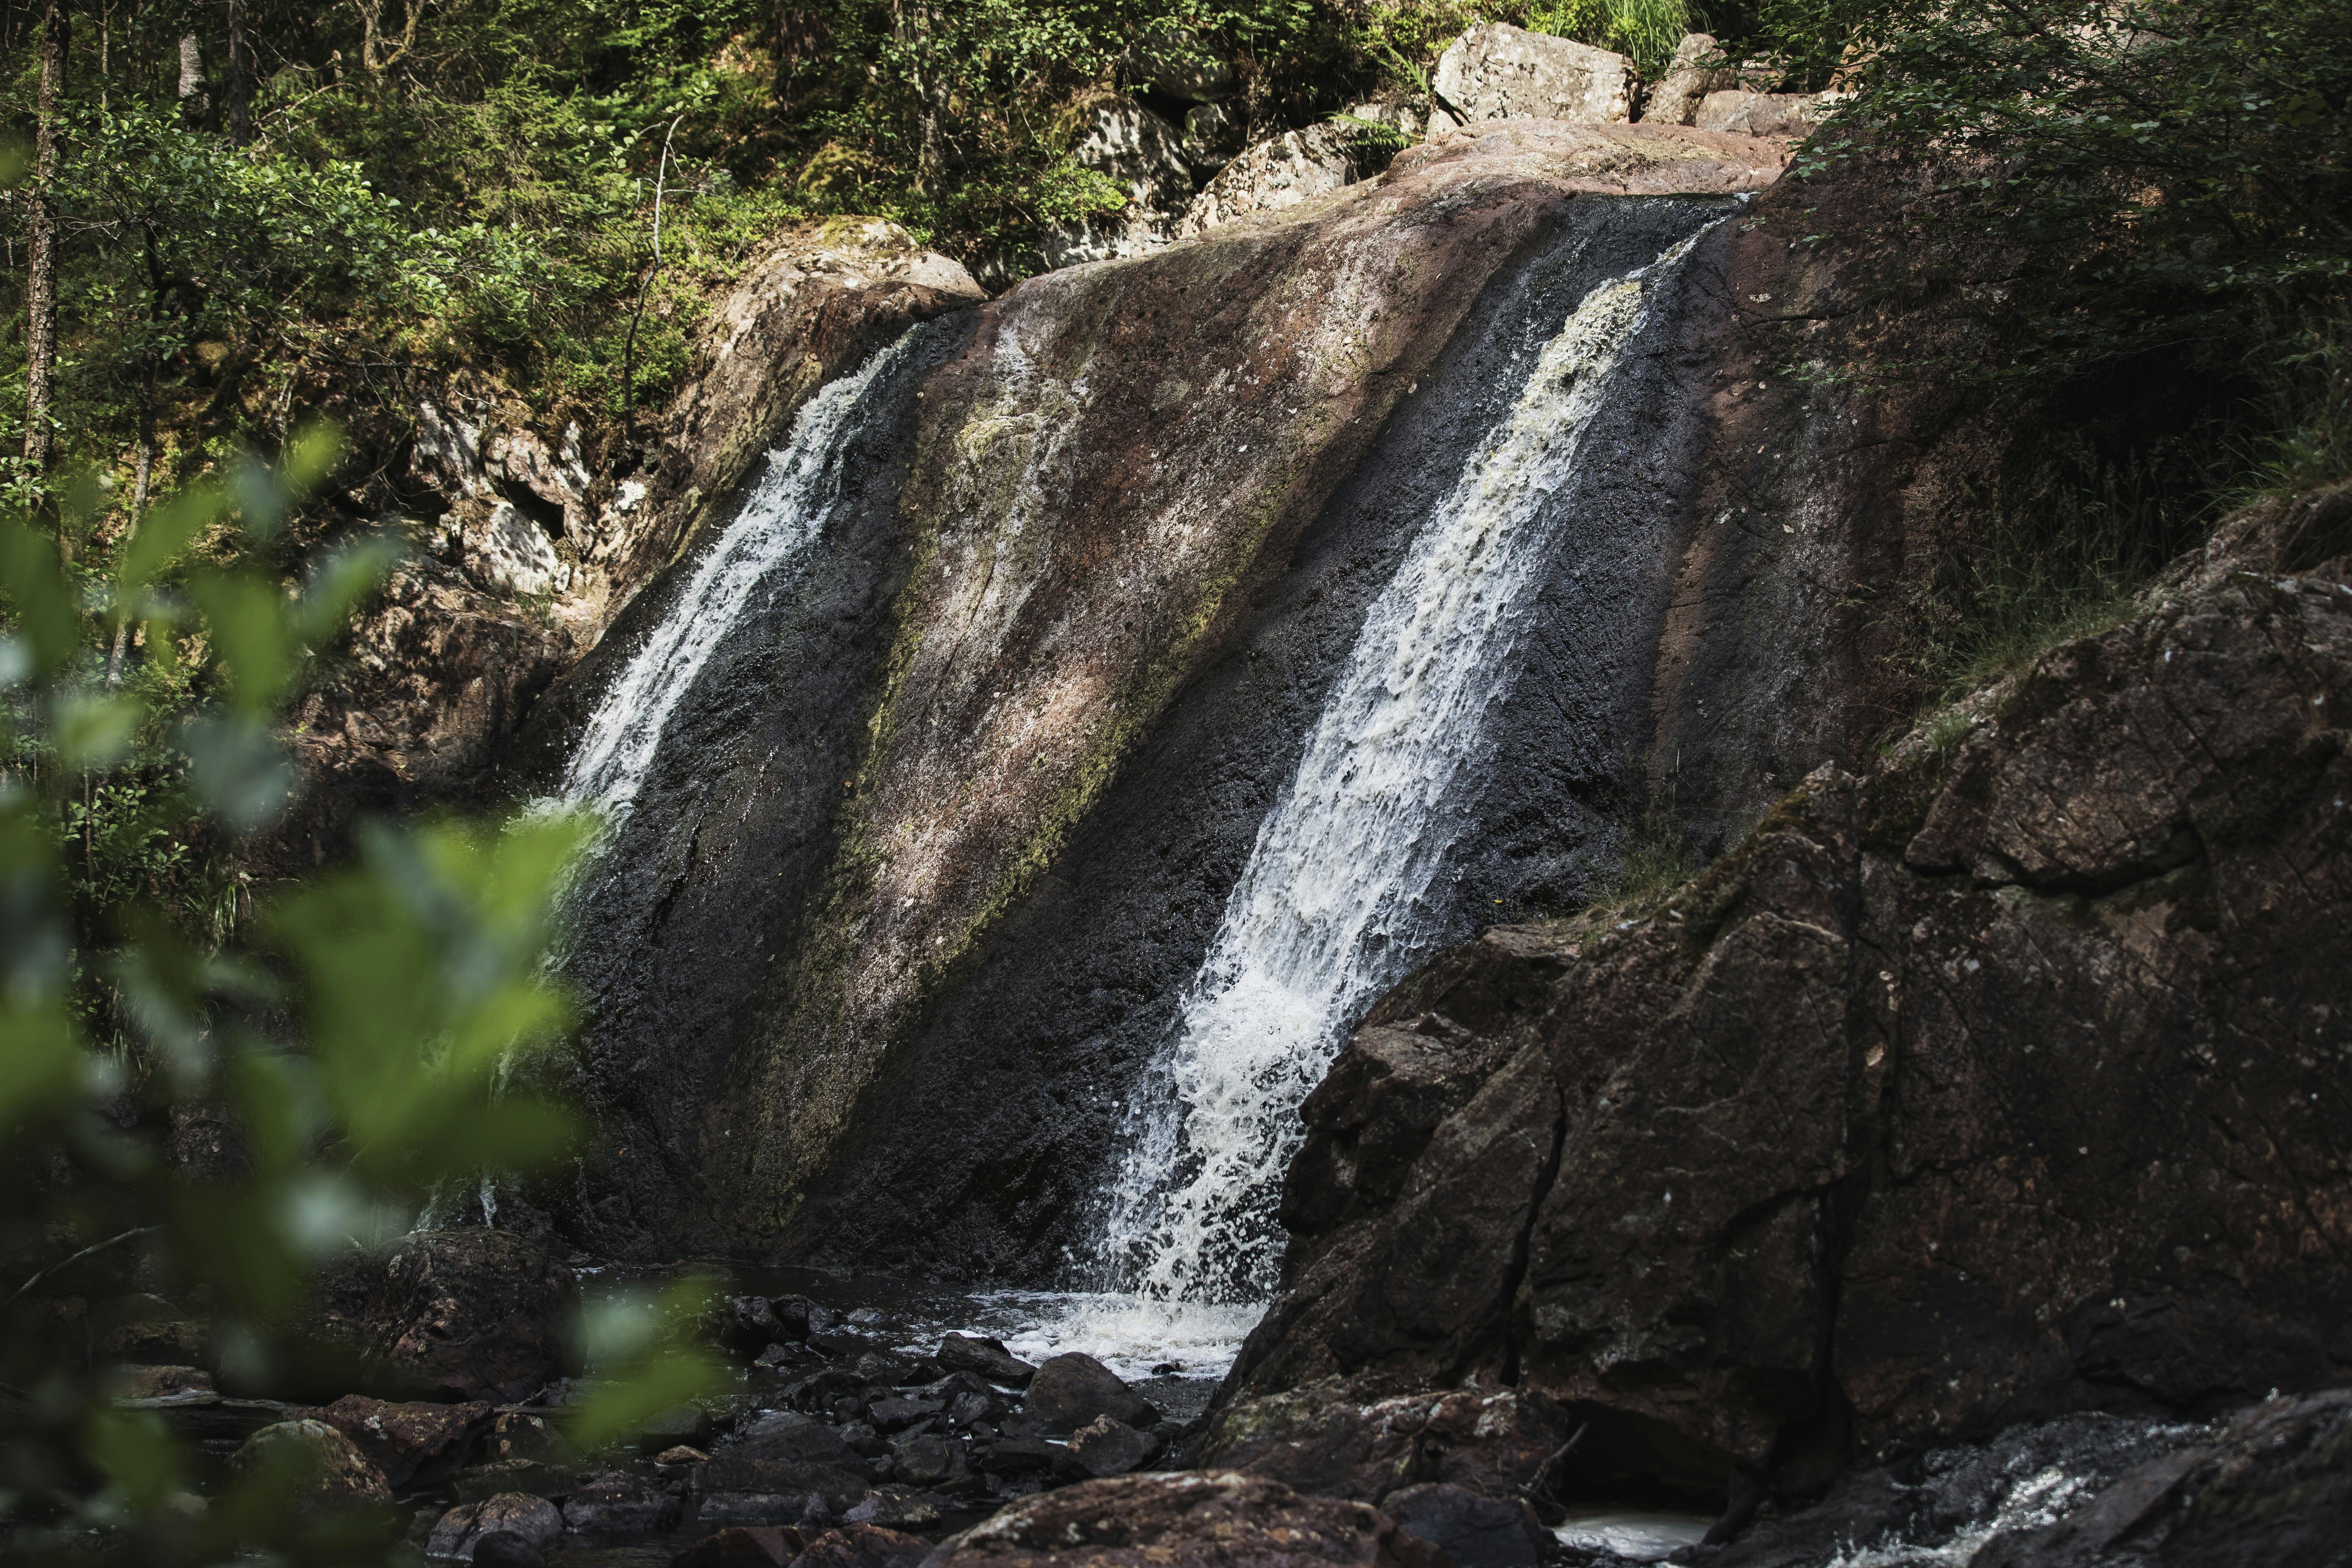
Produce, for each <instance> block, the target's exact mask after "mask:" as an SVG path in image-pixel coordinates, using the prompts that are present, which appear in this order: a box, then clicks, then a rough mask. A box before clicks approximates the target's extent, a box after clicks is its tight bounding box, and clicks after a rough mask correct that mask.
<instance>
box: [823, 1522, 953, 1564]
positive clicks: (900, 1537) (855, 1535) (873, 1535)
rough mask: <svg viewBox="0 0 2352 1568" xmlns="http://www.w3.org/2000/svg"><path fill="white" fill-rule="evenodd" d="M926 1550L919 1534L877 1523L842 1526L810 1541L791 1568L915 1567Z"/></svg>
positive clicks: (927, 1550)
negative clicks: (910, 1533)
mask: <svg viewBox="0 0 2352 1568" xmlns="http://www.w3.org/2000/svg"><path fill="white" fill-rule="evenodd" d="M930 1550H931V1543H930V1542H928V1541H926V1540H924V1539H923V1538H922V1537H921V1536H919V1535H908V1534H907V1533H906V1532H905V1531H898V1530H890V1529H886V1528H885V1527H883V1526H881V1525H878V1524H845V1525H843V1526H842V1527H841V1528H839V1529H837V1530H828V1531H825V1532H824V1534H822V1535H820V1536H818V1537H817V1538H816V1539H815V1540H814V1541H812V1542H809V1543H808V1545H807V1546H806V1547H804V1548H803V1549H802V1552H801V1554H800V1555H799V1556H797V1557H795V1558H793V1568H916V1565H917V1564H918V1563H921V1562H922V1561H923V1559H924V1558H925V1557H927V1556H929V1554H930Z"/></svg>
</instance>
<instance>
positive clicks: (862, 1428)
mask: <svg viewBox="0 0 2352 1568" xmlns="http://www.w3.org/2000/svg"><path fill="white" fill-rule="evenodd" d="M838 1430H839V1431H840V1433H841V1441H842V1445H843V1447H846V1448H847V1449H848V1450H849V1451H850V1452H851V1453H852V1454H855V1455H856V1456H857V1457H859V1458H866V1459H878V1458H881V1457H882V1456H883V1455H885V1454H887V1453H888V1452H889V1451H890V1444H889V1440H888V1439H887V1438H886V1437H884V1436H882V1434H881V1433H879V1432H877V1431H876V1430H875V1429H874V1424H873V1423H872V1422H870V1421H852V1422H851V1423H850V1424H849V1425H848V1426H843V1427H840V1428H838Z"/></svg>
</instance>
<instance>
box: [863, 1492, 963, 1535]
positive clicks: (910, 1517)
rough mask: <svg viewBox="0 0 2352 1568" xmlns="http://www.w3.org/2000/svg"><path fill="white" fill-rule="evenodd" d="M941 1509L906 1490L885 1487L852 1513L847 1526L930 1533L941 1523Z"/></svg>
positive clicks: (871, 1495)
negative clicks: (872, 1526) (933, 1527)
mask: <svg viewBox="0 0 2352 1568" xmlns="http://www.w3.org/2000/svg"><path fill="white" fill-rule="evenodd" d="M939 1521H940V1510H939V1506H938V1505H937V1504H936V1503H934V1502H932V1501H931V1500H930V1499H929V1498H927V1497H925V1496H923V1495H922V1494H921V1493H919V1492H912V1491H908V1489H905V1488H904V1487H884V1488H882V1489H879V1490H877V1491H875V1492H872V1493H870V1494H869V1495H867V1497H866V1499H865V1500H863V1501H861V1502H860V1503H858V1505H857V1506H856V1507H855V1508H853V1509H851V1510H849V1513H848V1516H847V1518H846V1520H845V1522H846V1523H849V1524H863V1525H874V1526H879V1527H881V1528H883V1529H886V1530H898V1529H900V1528H905V1529H908V1530H929V1528H930V1527H931V1526H932V1525H935V1524H937V1523H939Z"/></svg>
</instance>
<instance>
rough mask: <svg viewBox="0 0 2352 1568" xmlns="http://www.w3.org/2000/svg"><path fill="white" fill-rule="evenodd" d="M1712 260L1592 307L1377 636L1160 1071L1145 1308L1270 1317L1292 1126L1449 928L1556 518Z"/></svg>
mask: <svg viewBox="0 0 2352 1568" xmlns="http://www.w3.org/2000/svg"><path fill="white" fill-rule="evenodd" d="M1695 243H1696V237H1692V238H1691V239H1686V240H1684V241H1683V242H1682V243H1680V244H1678V245H1676V246H1675V247H1672V248H1671V249H1669V250H1667V251H1666V252H1665V253H1664V255H1662V256H1661V257H1659V258H1657V259H1656V260H1655V261H1654V262H1652V263H1651V264H1650V265H1649V266H1647V267H1643V268H1639V269H1637V270H1635V271H1633V272H1632V273H1629V274H1627V275H1626V276H1625V277H1623V278H1621V279H1617V280H1615V281H1613V282H1610V283H1604V284H1602V285H1601V286H1600V287H1598V288H1596V289H1593V290H1591V292H1590V293H1588V294H1587V295H1586V296H1585V297H1584V299H1583V300H1582V302H1581V303H1580V304H1579V305H1578V306H1577V308H1576V309H1575V310H1574V311H1573V312H1571V313H1570V316H1569V318H1568V320H1567V321H1566V322H1565V323H1564V324H1563V325H1562V326H1561V328H1560V330H1559V333H1558V334H1557V335H1555V336H1554V337H1553V338H1552V339H1551V341H1550V342H1549V343H1547V344H1545V346H1544V348H1543V350H1542V353H1540V354H1539V355H1538V358H1537V362H1536V366H1535V370H1534V373H1533V374H1531V375H1530V376H1529V377H1528V382H1527V385H1526V388H1525V390H1524V391H1522V393H1521V394H1520V395H1519V400H1518V403H1517V405H1516V406H1515V407H1514V408H1513V409H1512V411H1511V413H1510V415H1509V416H1508V417H1507V419H1506V420H1505V421H1504V423H1503V424H1502V426H1500V427H1499V428H1498V429H1497V430H1496V431H1495V432H1494V434H1493V435H1492V436H1491V437H1489V438H1488V440H1487V443H1486V449H1485V450H1484V451H1482V452H1480V453H1479V454H1477V455H1476V456H1475V458H1473V459H1472V460H1471V462H1470V464H1469V465H1468V467H1467V468H1466V469H1465V471H1464V473H1463V475H1462V477H1461V479H1459V481H1457V482H1456V484H1455V486H1454V490H1453V492H1452V493H1451V494H1450V495H1448V496H1447V497H1446V499H1445V500H1444V501H1443V502H1441V503H1440V504H1439V505H1438V507H1437V509H1436V510H1435V511H1434V512H1433V515H1432V516H1431V518H1430V520H1429V522H1428V523H1427V525H1426V526H1424V527H1423V530H1422V531H1421V532H1420V534H1419V536H1418V537H1417V538H1416V539H1415V540H1414V541H1413V543H1412V547H1411V550H1410V552H1408V553H1407V555H1406V557H1405V559H1404V562H1403V563H1402V565H1400V566H1399V568H1398V569H1397V573H1396V575H1395V576H1394V577H1393V578H1392V579H1391V581H1390V583H1389V584H1388V586H1387V588H1386V589H1384V590H1383V591H1382V593H1381V595H1380V597H1379V599H1378V600H1377V601H1375V602H1374V604H1373V605H1372V607H1371V609H1370V613H1369V614H1368V615H1367V616H1366V617H1365V620H1364V626H1363V630H1362V632H1361V633H1360V635H1359V637H1358V638H1357V641H1356V645H1355V648H1354V650H1353V652H1352V653H1351V655H1350V656H1349V664H1348V668H1347V669H1346V670H1345V672H1344V673H1343V674H1342V675H1341V676H1340V678H1339V682H1338V684H1337V686H1336V687H1335V688H1334V689H1333V692H1332V695H1331V697H1330V699H1329V700H1328V701H1327V703H1326V704H1325V706H1324V710H1323V712H1322V715H1321V718H1320V719H1319V720H1318V723H1317V725H1316V729H1315V731H1314V733H1313V734H1312V735H1311V736H1310V737H1309V738H1308V741H1307V749H1306V752H1305V754H1304V756H1303V757H1302V758H1301V759H1300V762H1299V764H1298V772H1297V774H1296V776H1295V777H1294V778H1293V779H1292V781H1291V784H1290V788H1289V791H1288V793H1287V794H1286V795H1285V796H1284V797H1283V798H1282V800H1281V801H1280V802H1279V803H1278V804H1277V805H1276V806H1275V808H1274V810H1273V811H1272V812H1271V813H1269V814H1268V816H1266V819H1265V822H1264V823H1263V824H1262V825H1261V826H1259V829H1258V836H1257V843H1256V846H1255V848H1254V849H1253V850H1252V851H1251V854H1250V859H1249V864H1248V866H1247V867H1246V868H1244V871H1243V873H1242V877H1241V880H1240V881H1239V882H1238V883H1237V884H1236V885H1235V887H1234V891H1233V895H1232V897H1231V898H1230V899H1229V900H1227V902H1226V905H1225V912H1224V918H1223V923H1222V924H1221V925H1220V926H1219V928H1218V931H1217V933H1216V935H1215V937H1214V938H1213V940H1212V942H1211V943H1210V946H1209V952H1208V956H1207V957H1206V958H1205V959H1204V960H1203V961H1202V965H1201V968H1200V971H1199V972H1198V973H1197V974H1195V976H1194V977H1193V980H1192V984H1190V986H1188V988H1187V990H1186V992H1185V994H1184V997H1183V999H1182V1003H1181V1009H1180V1016H1179V1018H1178V1022H1177V1025H1176V1028H1175V1031H1174V1036H1173V1043H1172V1045H1171V1048H1170V1051H1169V1053H1168V1055H1167V1057H1166V1058H1165V1060H1164V1063H1163V1066H1162V1068H1161V1070H1162V1071H1163V1072H1164V1073H1165V1075H1166V1077H1167V1079H1168V1080H1169V1088H1170V1089H1172V1091H1173V1092H1172V1093H1171V1094H1167V1095H1160V1096H1153V1097H1149V1098H1152V1099H1155V1100H1157V1101H1158V1103H1159V1105H1160V1110H1157V1112H1156V1114H1154V1115H1150V1116H1147V1119H1146V1124H1145V1125H1144V1126H1143V1127H1142V1128H1141V1129H1140V1130H1139V1131H1140V1134H1141V1135H1140V1136H1139V1137H1138V1138H1137V1139H1136V1140H1135V1141H1134V1142H1133V1143H1132V1144H1131V1146H1130V1152H1129V1158H1128V1161H1127V1163H1126V1167H1125V1169H1124V1171H1123V1172H1122V1173H1121V1175H1120V1177H1119V1180H1118V1184H1117V1187H1116V1189H1115V1191H1114V1194H1113V1195H1112V1209H1111V1215H1110V1218H1109V1223H1108V1226H1107V1228H1106V1233H1105V1237H1104V1242H1103V1258H1104V1260H1105V1262H1106V1263H1107V1264H1108V1267H1109V1268H1111V1269H1112V1270H1114V1271H1116V1272H1119V1273H1129V1274H1131V1277H1132V1278H1133V1279H1134V1281H1135V1283H1136V1285H1137V1286H1138V1287H1139V1289H1140V1291H1141V1293H1142V1295H1143V1296H1144V1297H1146V1298H1147V1299H1151V1300H1160V1301H1164V1302H1171V1303H1188V1302H1190V1303H1200V1304H1210V1303H1220V1302H1236V1301H1247V1300H1264V1299H1265V1297H1266V1296H1268V1295H1269V1294H1271V1292H1272V1289H1273V1288H1274V1284H1275V1278H1276V1268H1277V1266H1278V1264H1279V1262H1280V1251H1281V1233H1280V1231H1279V1229H1278V1227H1277V1226H1276V1223H1275V1218H1274V1215H1273V1213H1272V1208H1273V1204H1272V1198H1273V1194H1274V1193H1275V1191H1276V1187H1277V1185H1278V1184H1279V1182H1280V1180H1281V1175H1282V1172H1283V1170H1284V1168H1285V1167H1286V1165H1287V1164H1288V1163H1289V1161H1290V1157H1291V1155H1292V1154H1293V1153H1294V1152H1296V1150H1297V1145H1298V1143H1299V1142H1300V1139H1301V1131H1300V1129H1299V1127H1298V1125H1297V1114H1296V1112H1297V1107H1298V1105H1299V1103H1300V1101H1302V1100H1305V1099H1306V1097H1307V1091H1308V1090H1309V1089H1312V1088H1313V1087H1314V1086H1315V1084H1316V1083H1317V1082H1318V1080H1319V1079H1321V1078H1322V1076H1323V1073H1324V1070H1325V1068H1327V1067H1328V1065H1329V1062H1330V1059H1331V1058H1332V1057H1333V1055H1334V1054H1335V1053H1336V1051H1337V1049H1338V1047H1339V1042H1340V1039H1341V1035H1342V1031H1343V1030H1344V1029H1345V1027H1346V1026H1348V1024H1349V1022H1350V1021H1351V1020H1352V1019H1353V1017H1354V1016H1355V1015H1356V1013H1357V1012H1358V1011H1359V1010H1360V1008H1361V1006H1362V1005H1363V1004H1364V1003H1365V1002H1366V1001H1367V1000H1369V999H1370V997H1371V996H1373V995H1376V994H1378V993H1379V992H1380V991H1381V989H1382V988H1384V987H1385V986H1387V985H1389V984H1393V983H1394V982H1395V980H1396V979H1397V977H1398V976H1399V974H1400V973H1402V969H1403V967H1404V966H1405V964H1407V963H1409V962H1410V961H1411V960H1412V957H1413V956H1414V955H1415V952H1417V948H1418V944H1419V943H1420V942H1423V941H1425V940H1426V938H1427V936H1428V934H1429V932H1430V931H1431V929H1432V927H1433V920H1432V911H1431V910H1430V909H1429V907H1428V902H1427V894H1428V892H1429V889H1430V885H1431V883H1432V881H1433V879H1434V878H1435V877H1436V875H1437V873H1438V870H1439V868H1440V867H1441V865H1442V864H1443V862H1444V858H1445V857H1446V854H1447V852H1448V851H1449V849H1450V848H1451V847H1452V846H1453V843H1454V837H1455V835H1456V833H1457V832H1458V831H1459V827H1460V819H1459V818H1458V816H1454V815H1449V814H1447V813H1446V812H1444V810H1443V809H1442V807H1443V805H1444V799H1445V796H1446V795H1447V792H1448V790H1449V789H1450V787H1451V786H1452V784H1453V783H1454V778H1455V775H1456V774H1457V773H1458V772H1459V771H1460V769H1461V767H1462V765H1463V763H1465V761H1466V760H1467V759H1468V758H1469V757H1470V756H1471V755H1473V754H1474V753H1475V749H1476V747H1477V744H1478V742H1479V739H1480V735H1481V731H1482V730H1483V725H1484V719H1485V714H1486V709H1487V707H1488V705H1489V704H1490V703H1492V702H1493V701H1495V700H1497V699H1498V698H1500V697H1501V696H1502V695H1503V693H1504V690H1505V689H1506V688H1507V682H1508V670H1509V668H1510V660H1509V658H1508V654H1509V651H1510V647H1511V645H1512V643H1513V641H1514V630H1513V621H1514V618H1515V612H1516V610H1517V606H1518V605H1519V602H1520V600H1521V598H1522V597H1523V596H1524V595H1525V594H1526V592H1527V591H1528V588H1529V587H1530V586H1531V585H1532V584H1535V583H1536V582H1537V581H1538V578H1539V577H1540V575H1541V573H1542V569H1543V566H1544V564H1545V563H1546V561H1547V559H1548V557H1549V555H1550V553H1551V552H1550V550H1549V541H1550V539H1551V537H1552V534H1553V532H1554V531H1555V530H1554V528H1553V527H1552V526H1550V524H1551V522H1552V520H1551V519H1550V518H1549V516H1548V515H1547V514H1548V513H1549V511H1550V510H1553V509H1551V508H1549V506H1548V505H1547V503H1548V502H1549V500H1550V499H1551V497H1552V494H1553V492H1554V490H1555V489H1557V488H1558V487H1559V485H1560V483H1561V482H1562V481H1563V480H1564V479H1566V478H1567V477H1568V475H1569V474H1570V471H1571V469H1572V468H1573V466H1574V461H1575V458H1576V453H1577V448H1578V447H1579V446H1580V444H1581V440H1582V437H1583V434H1584V430H1585V427H1586V426H1587V425H1588V424H1590V422H1591V419H1592V417H1593V416H1594V415H1595V414H1596V413H1597V412H1598V411H1599V410H1600V408H1601V398H1602V394H1603V392H1604V390H1605V387H1606V384H1607V381H1608V376H1609V372H1610V371H1611V370H1612V368H1613V367H1614V365H1615V363H1616V361H1617V356H1618V354H1619V353H1621V352H1622V349H1623V348H1624V346H1625V345H1626V344H1627V343H1628V342H1631V341H1632V339H1633V335H1634V334H1635V333H1636V332H1637V331H1640V329H1641V327H1642V325H1643V321H1645V320H1646V319H1647V317H1648V289H1649V287H1650V282H1651V279H1652V275H1653V274H1657V273H1664V272H1668V271H1671V270H1672V269H1673V268H1674V267H1675V265H1676V264H1677V263H1678V262H1679V261H1680V260H1681V259H1682V258H1683V257H1684V256H1685V255H1687V254H1688V252H1689V250H1690V248H1691V247H1692V245H1694V244H1695Z"/></svg>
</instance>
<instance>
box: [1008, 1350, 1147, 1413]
mask: <svg viewBox="0 0 2352 1568" xmlns="http://www.w3.org/2000/svg"><path fill="white" fill-rule="evenodd" d="M1022 1411H1023V1413H1024V1414H1025V1415H1027V1416H1028V1417H1029V1419H1030V1420H1032V1421H1034V1422H1036V1423H1038V1424H1039V1425H1040V1426H1044V1427H1045V1429H1046V1430H1047V1431H1049V1432H1073V1431H1076V1429H1077V1428H1079V1427H1081V1426H1085V1425H1086V1424H1087V1422H1089V1421H1091V1420H1093V1419H1094V1418H1095V1417H1096V1416H1097V1415H1108V1416H1109V1417H1111V1418H1112V1419H1113V1420H1116V1421H1124V1422H1126V1423H1128V1424H1129V1426H1134V1425H1137V1424H1139V1423H1142V1424H1149V1423H1150V1421H1151V1419H1152V1416H1153V1415H1154V1412H1153V1410H1152V1408H1151V1405H1150V1401H1148V1400H1146V1399H1145V1398H1144V1397H1143V1395H1141V1394H1138V1393H1136V1392H1135V1390H1133V1389H1131V1388H1129V1387H1128V1385H1127V1384H1124V1383H1121V1382H1120V1381H1119V1379H1118V1373H1114V1372H1112V1371H1111V1370H1110V1368H1108V1367H1107V1366H1105V1365H1103V1363H1100V1362H1098V1361H1097V1360H1095V1358H1094V1357H1092V1356H1090V1355H1087V1354H1085V1353H1084V1352H1079V1351H1067V1352H1064V1353H1062V1354H1061V1355H1057V1356H1055V1357H1054V1358H1053V1359H1052V1360H1050V1361H1048V1362H1046V1363H1045V1365H1043V1366H1041V1367H1039V1368H1038V1369H1037V1375H1036V1377H1035V1378H1034V1379H1033V1380H1032V1381H1031V1382H1030V1384H1029V1395H1028V1398H1027V1399H1026V1400H1025V1401H1024V1403H1023V1405H1022Z"/></svg>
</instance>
